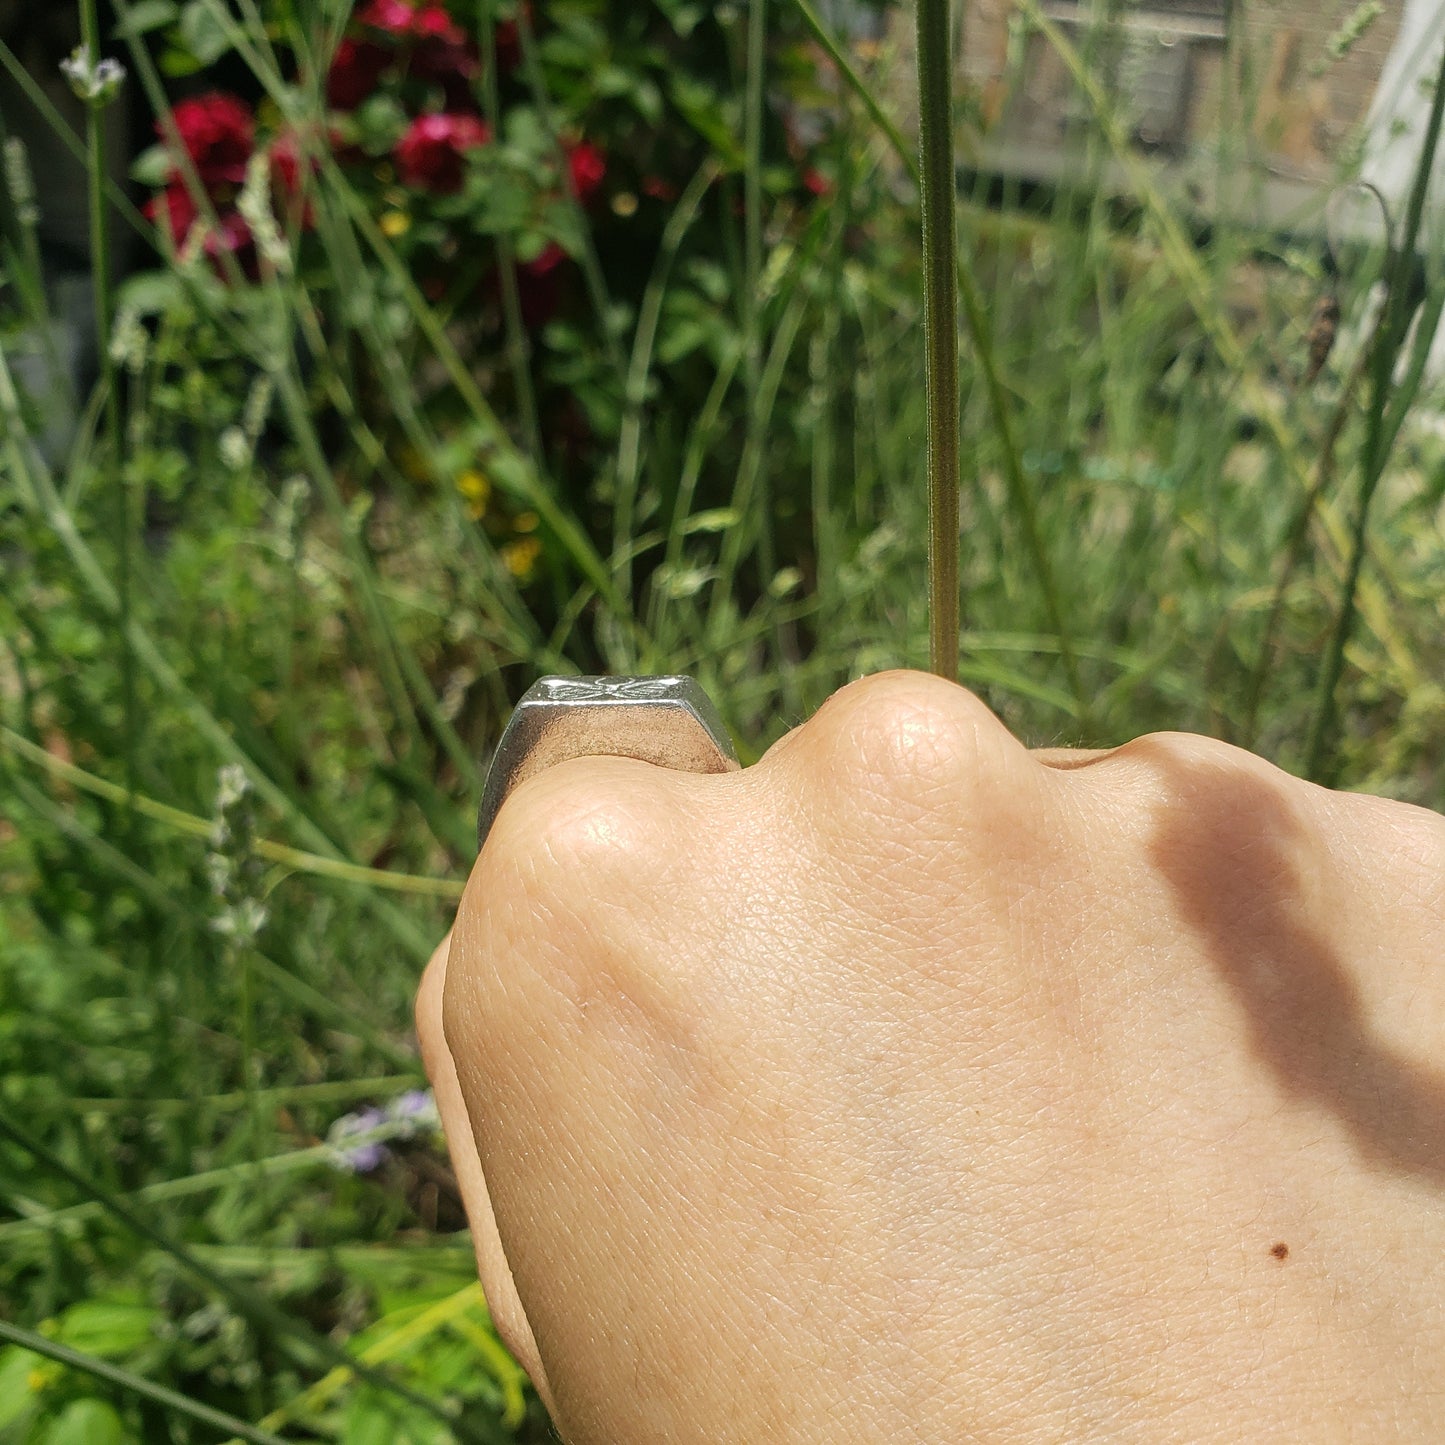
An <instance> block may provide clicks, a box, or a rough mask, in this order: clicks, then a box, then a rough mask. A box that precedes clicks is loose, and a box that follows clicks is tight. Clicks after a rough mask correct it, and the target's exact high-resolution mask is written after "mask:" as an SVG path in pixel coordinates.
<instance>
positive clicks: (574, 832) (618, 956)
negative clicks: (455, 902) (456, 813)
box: [462, 757, 697, 1032]
mask: <svg viewBox="0 0 1445 1445" xmlns="http://www.w3.org/2000/svg"><path fill="white" fill-rule="evenodd" d="M678 776H679V777H681V776H682V775H678ZM686 817H687V814H686V810H684V809H680V808H679V795H678V785H677V784H676V783H675V782H674V781H673V775H671V774H670V773H669V772H668V771H667V770H666V769H662V768H655V767H653V766H651V765H650V764H646V763H640V762H637V761H636V760H634V759H630V758H613V757H588V758H576V759H572V760H569V761H568V762H565V763H558V764H556V765H555V766H553V767H551V768H548V769H547V770H546V771H545V772H543V773H541V774H539V775H537V776H536V777H534V778H531V779H529V780H528V781H527V782H525V783H523V784H522V785H521V786H520V787H518V788H517V790H516V792H515V793H513V794H512V795H511V796H510V797H509V798H508V799H507V800H506V802H505V803H504V804H503V805H502V807H501V809H500V810H499V811H498V813H497V817H496V820H495V822H494V824H493V827H492V831H491V833H490V834H489V835H488V837H487V841H486V844H485V846H484V848H483V850H482V855H481V857H480V858H479V860H478V864H477V867H476V868H475V869H474V870H473V873H472V880H471V884H470V885H469V890H468V891H469V894H470V896H471V905H472V906H471V907H469V906H468V903H467V902H465V901H464V904H463V913H464V914H466V915H468V917H467V920H466V924H465V927H464V928H463V929H462V932H463V935H464V936H465V937H467V938H468V939H472V940H474V941H475V943H474V946H475V951H476V956H477V957H479V958H485V959H487V960H488V962H489V970H488V972H489V978H490V979H491V983H490V985H489V987H490V989H491V991H492V993H493V995H494V999H493V1008H494V1009H500V1010H501V1011H503V1012H505V1013H508V1014H510V1015H514V1016H515V1015H517V1014H518V1013H520V1014H521V1015H522V1016H523V1019H524V1020H525V1021H526V1022H527V1028H524V1029H522V1030H521V1032H527V1030H528V1029H530V1028H532V1027H534V1026H536V1025H538V1021H539V1020H542V1021H546V1020H551V1021H552V1023H555V1022H556V1021H557V1018H558V1017H559V1015H558V1012H557V1011H558V1009H559V1007H560V1008H561V1009H562V1010H563V1012H564V1013H570V1012H571V1011H573V1010H575V1009H576V1008H578V1007H582V1006H590V1004H591V1003H592V1002H594V1001H596V1000H597V999H598V998H599V997H601V996H603V995H606V994H608V993H609V992H610V993H617V992H619V991H629V992H632V993H635V992H636V991H637V989H638V988H640V987H641V983H640V982H639V977H638V975H640V974H642V973H645V972H646V971H647V969H648V967H649V965H648V963H647V960H648V959H649V958H651V957H653V956H654V955H655V954H656V952H657V947H656V946H655V945H656V943H657V940H658V939H659V938H665V937H666V935H667V934H668V932H669V930H671V929H674V928H675V927H676V926H677V907H676V902H677V898H678V896H679V895H680V893H681V892H683V891H684V890H685V886H686V881H687V878H688V875H689V870H691V868H692V867H693V863H692V858H693V851H692V849H691V847H690V844H689V841H688V838H687V837H685V836H684V832H685V828H684V825H685V822H686ZM693 831H697V830H693ZM547 1026H548V1027H550V1026H551V1024H548V1025H547Z"/></svg>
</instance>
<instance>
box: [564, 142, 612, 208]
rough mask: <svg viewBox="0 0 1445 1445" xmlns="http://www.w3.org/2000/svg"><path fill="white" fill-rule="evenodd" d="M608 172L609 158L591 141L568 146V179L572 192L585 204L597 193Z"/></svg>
mask: <svg viewBox="0 0 1445 1445" xmlns="http://www.w3.org/2000/svg"><path fill="white" fill-rule="evenodd" d="M606 174H607V158H606V156H604V155H603V154H602V151H601V150H600V149H598V147H597V146H595V145H593V144H592V142H591V141H586V140H584V141H578V142H577V144H576V145H573V146H568V147H567V179H568V181H569V182H570V183H571V187H572V194H573V195H574V196H576V197H577V199H578V200H579V201H581V202H582V204H583V205H584V206H585V205H586V204H587V202H588V201H590V200H591V199H592V197H593V196H594V195H596V194H597V187H598V186H600V185H601V184H602V178H603V177H604V176H605V175H606Z"/></svg>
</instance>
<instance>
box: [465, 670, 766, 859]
mask: <svg viewBox="0 0 1445 1445" xmlns="http://www.w3.org/2000/svg"><path fill="white" fill-rule="evenodd" d="M583 757H616V758H637V759H639V760H641V761H642V762H644V763H652V764H654V765H656V766H657V767H661V768H676V769H678V770H679V771H682V772H689V773H727V772H732V771H733V770H734V769H735V768H737V766H738V760H737V754H736V753H735V752H734V751H733V745H732V739H731V738H729V737H728V733H727V729H726V728H725V727H724V726H723V722H722V719H721V718H720V717H719V716H718V712H717V709H716V708H715V707H714V706H713V704H712V699H711V698H710V697H708V695H707V693H705V692H704V691H703V690H702V687H701V685H700V684H699V683H697V682H696V681H695V680H694V679H693V678H690V677H544V678H542V679H541V680H540V681H539V682H536V683H534V684H533V685H532V686H531V687H530V688H529V689H528V690H527V692H526V693H525V695H524V696H523V698H522V700H521V701H520V702H519V703H518V704H517V706H516V709H515V711H514V712H513V713H512V716H511V719H510V721H508V723H507V726H506V728H505V729H503V732H502V737H501V740H500V741H499V742H498V744H497V751H496V755H495V756H494V757H493V759H492V766H491V768H490V770H489V771H488V773H487V783H486V787H485V788H484V789H483V790H482V805H481V808H480V810H479V812H478V815H477V845H478V847H480V846H481V844H483V843H485V842H486V839H487V834H488V833H489V832H490V831H491V827H492V822H493V820H494V819H495V818H496V816H497V812H498V810H499V809H500V808H501V806H502V804H503V803H504V802H505V801H506V799H507V796H508V795H509V794H510V793H511V791H512V789H513V788H515V787H517V786H518V785H519V784H521V783H524V782H525V781H526V780H527V779H528V778H531V777H535V776H536V774H538V773H540V772H542V771H543V769H545V768H550V767H552V766H553V765H554V764H556V763H562V762H566V761H567V760H568V759H569V758H583Z"/></svg>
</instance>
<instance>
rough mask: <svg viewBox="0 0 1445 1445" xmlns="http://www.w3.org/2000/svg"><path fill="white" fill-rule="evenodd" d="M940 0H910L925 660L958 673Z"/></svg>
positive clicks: (952, 318)
mask: <svg viewBox="0 0 1445 1445" xmlns="http://www.w3.org/2000/svg"><path fill="white" fill-rule="evenodd" d="M948 9H949V7H948V0H918V155H919V167H918V172H919V183H920V190H921V194H922V205H923V341H924V352H925V356H926V368H927V369H926V374H925V383H924V384H925V390H926V394H927V398H928V665H929V667H930V668H931V669H932V670H933V671H934V672H936V673H937V674H938V675H939V676H940V677H946V678H947V679H948V680H949V681H950V682H954V681H957V679H958V608H959V603H958V485H959V478H958V430H959V414H958V243H957V234H956V226H955V209H956V205H957V202H956V197H955V188H954V172H953V107H952V104H951V100H950V92H951V85H950V82H951V79H952V76H951V73H950V72H951V69H952V59H953V51H952V47H951V45H950V42H949V24H948Z"/></svg>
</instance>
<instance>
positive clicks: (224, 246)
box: [145, 181, 257, 279]
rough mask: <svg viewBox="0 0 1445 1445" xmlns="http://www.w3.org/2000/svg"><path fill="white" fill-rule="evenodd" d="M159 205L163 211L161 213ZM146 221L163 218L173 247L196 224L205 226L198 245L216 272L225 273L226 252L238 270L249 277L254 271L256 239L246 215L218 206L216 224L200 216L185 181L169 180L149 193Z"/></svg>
mask: <svg viewBox="0 0 1445 1445" xmlns="http://www.w3.org/2000/svg"><path fill="white" fill-rule="evenodd" d="M162 208H164V215H163V216H162ZM145 216H146V219H147V220H148V221H151V222H153V223H155V224H157V225H159V224H160V223H161V221H162V219H164V221H165V224H166V226H167V228H168V229H169V231H170V233H171V242H172V244H173V245H174V246H175V248H176V250H178V251H179V250H181V248H182V247H184V246H185V245H186V243H187V242H188V241H189V240H190V238H191V232H192V231H193V230H194V229H195V228H196V227H197V226H198V225H199V226H203V227H204V228H205V234H204V237H203V239H202V241H201V249H202V250H203V251H204V252H205V253H206V255H207V256H209V257H210V258H211V261H212V263H213V264H214V266H215V269H216V274H217V275H219V276H224V275H225V270H224V268H223V267H222V265H221V257H222V255H223V254H225V253H227V252H229V253H230V254H231V255H234V256H235V257H236V260H237V261H238V262H239V263H240V266H241V270H242V271H243V272H245V274H246V275H247V276H250V277H251V278H252V279H254V278H255V276H256V275H257V266H256V249H255V240H254V238H253V237H252V235H251V228H250V226H248V225H247V224H246V220H245V217H244V216H242V215H241V213H240V212H239V211H237V210H236V209H235V208H234V207H223V208H218V210H217V213H216V224H215V225H214V226H213V225H211V223H210V222H209V221H208V220H207V219H205V218H204V217H202V216H201V214H200V212H199V211H198V210H197V209H196V203H195V202H194V201H193V200H192V199H191V193H190V192H189V191H188V190H187V189H186V186H185V182H183V181H172V182H171V183H170V185H168V186H167V187H166V188H165V190H164V191H162V192H161V194H160V195H158V196H152V197H151V199H150V200H149V201H147V202H146V204H145Z"/></svg>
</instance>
